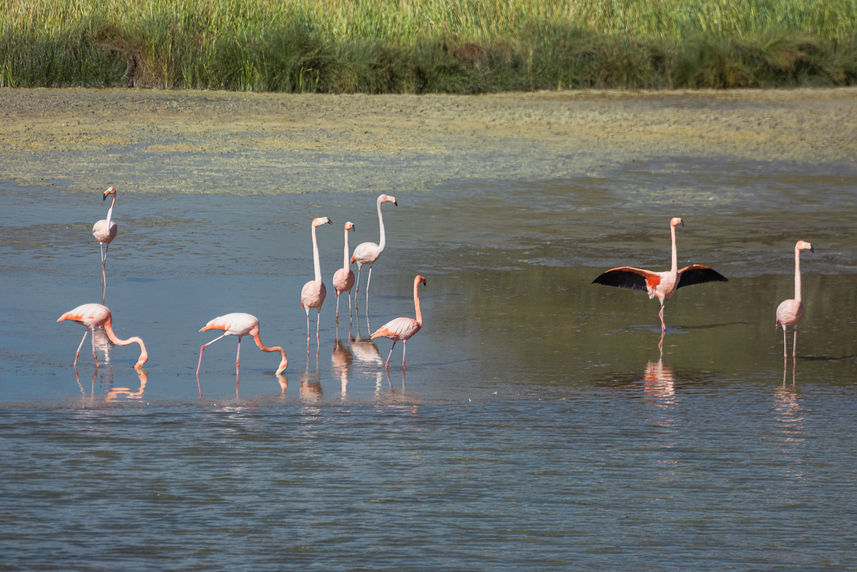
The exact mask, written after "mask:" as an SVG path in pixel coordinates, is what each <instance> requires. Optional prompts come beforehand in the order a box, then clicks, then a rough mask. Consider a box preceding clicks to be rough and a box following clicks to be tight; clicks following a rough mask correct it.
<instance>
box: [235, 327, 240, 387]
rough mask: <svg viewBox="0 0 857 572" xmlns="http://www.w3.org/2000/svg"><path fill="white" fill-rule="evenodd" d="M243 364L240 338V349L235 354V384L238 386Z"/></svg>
mask: <svg viewBox="0 0 857 572" xmlns="http://www.w3.org/2000/svg"><path fill="white" fill-rule="evenodd" d="M240 363H241V337H240V336H239V337H238V349H237V350H236V352H235V383H236V385H237V384H238V367H239V364H240Z"/></svg>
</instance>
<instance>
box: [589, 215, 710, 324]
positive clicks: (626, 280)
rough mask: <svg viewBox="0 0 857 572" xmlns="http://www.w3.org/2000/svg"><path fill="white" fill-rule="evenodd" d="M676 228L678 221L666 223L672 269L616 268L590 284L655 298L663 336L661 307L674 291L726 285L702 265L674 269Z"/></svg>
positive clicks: (676, 261)
mask: <svg viewBox="0 0 857 572" xmlns="http://www.w3.org/2000/svg"><path fill="white" fill-rule="evenodd" d="M678 225H682V226H684V222H682V220H681V218H679V217H673V218H672V219H670V237H671V239H672V265H671V266H670V269H669V270H667V271H665V272H653V271H652V270H643V269H641V268H634V267H632V266H620V267H618V268H612V269H610V270H608V271H607V272H604V273H603V274H601V275H599V276H598V277H597V278H596V279H595V280H593V281H592V283H593V284H604V285H606V286H618V287H619V288H631V289H633V290H642V291H643V292H646V293H647V294H648V295H649V298H655V297H656V298H657V299H658V301H659V302H660V303H661V309H660V311H658V317H660V319H661V334H663V333H664V332H666V329H667V327H666V324H664V304H666V303H667V300H669V299H670V296H672V295H673V293H674V292H675V291H676V290H677V289H679V288H681V287H683V286H691V285H693V284H701V283H703V282H711V281H721V282H726V278H725V277H724V276H723V275H721V274H720V273H719V272H717V271H716V270H713V269H712V268H709V267H708V266H705V265H703V264H691V265H690V266H685V267H684V268H682V269H680V270H679V269H678V254H677V252H676V246H675V227H676V226H678Z"/></svg>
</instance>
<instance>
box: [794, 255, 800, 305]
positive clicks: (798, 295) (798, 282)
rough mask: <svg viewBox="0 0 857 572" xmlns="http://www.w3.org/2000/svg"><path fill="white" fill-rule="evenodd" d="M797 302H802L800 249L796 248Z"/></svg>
mask: <svg viewBox="0 0 857 572" xmlns="http://www.w3.org/2000/svg"><path fill="white" fill-rule="evenodd" d="M795 300H797V301H798V302H800V249H798V248H797V247H795Z"/></svg>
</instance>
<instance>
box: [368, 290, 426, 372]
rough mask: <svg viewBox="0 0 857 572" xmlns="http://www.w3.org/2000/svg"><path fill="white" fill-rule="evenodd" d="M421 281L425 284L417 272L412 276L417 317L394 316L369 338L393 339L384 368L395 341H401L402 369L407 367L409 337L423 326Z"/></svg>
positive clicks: (387, 364)
mask: <svg viewBox="0 0 857 572" xmlns="http://www.w3.org/2000/svg"><path fill="white" fill-rule="evenodd" d="M421 282H422V284H423V286H425V285H426V279H425V278H424V277H422V276H420V275H419V274H417V275H416V276H415V277H414V309H415V310H416V314H417V319H416V320H415V319H413V318H406V317H401V318H395V319H393V320H390V321H389V322H387V323H386V324H384V325H383V326H381V327H380V328H378V329H377V330H375V333H373V334H372V335H371V336H370V337H369V339H370V340H374V339H375V338H380V337H382V336H383V337H385V338H390V339H391V340H393V345H392V346H391V347H390V353H389V354H388V355H387V361H386V362H384V369H386V370H389V369H390V357H392V355H393V348H395V347H396V342H398V341H401V342H402V371H404V370H406V369H407V367H408V366H407V364H406V363H405V355H406V354H407V351H408V340H409V339H411V337H412V336H413V335H414V334H416V333H417V332H419V331H420V328H422V327H423V314H422V312H421V311H420V297H419V292H418V290H419V285H420V283H421Z"/></svg>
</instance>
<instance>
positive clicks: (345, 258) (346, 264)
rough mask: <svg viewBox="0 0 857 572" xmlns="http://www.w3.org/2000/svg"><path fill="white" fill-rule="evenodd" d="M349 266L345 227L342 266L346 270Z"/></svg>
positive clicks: (346, 230)
mask: <svg viewBox="0 0 857 572" xmlns="http://www.w3.org/2000/svg"><path fill="white" fill-rule="evenodd" d="M350 267H351V264H350V259H349V258H348V229H347V228H346V229H345V253H344V254H343V255H342V268H343V269H345V270H348V269H349V268H350Z"/></svg>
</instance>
